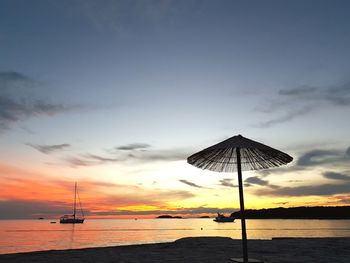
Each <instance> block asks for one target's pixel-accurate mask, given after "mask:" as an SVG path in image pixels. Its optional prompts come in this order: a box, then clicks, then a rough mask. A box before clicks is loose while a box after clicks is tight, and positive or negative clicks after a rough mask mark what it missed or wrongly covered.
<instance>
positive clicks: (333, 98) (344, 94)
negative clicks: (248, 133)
mask: <svg viewBox="0 0 350 263" xmlns="http://www.w3.org/2000/svg"><path fill="white" fill-rule="evenodd" d="M327 106H337V107H349V106H350V82H346V83H344V84H340V85H334V86H328V87H313V86H308V85H304V86H300V87H296V88H293V89H285V90H279V92H278V93H277V98H275V99H273V100H271V101H270V102H269V103H268V104H267V105H265V107H259V108H258V109H257V110H259V111H261V112H264V113H269V114H271V112H275V113H277V112H282V113H284V114H282V116H280V117H276V118H271V119H269V120H267V121H264V122H262V123H260V124H259V125H258V127H260V128H269V127H271V126H273V125H276V124H279V123H283V122H287V121H290V120H293V119H295V118H297V117H299V116H303V115H305V114H308V113H310V112H312V111H314V110H315V109H318V108H321V107H323V108H325V107H327ZM296 108H298V110H295V109H296Z"/></svg>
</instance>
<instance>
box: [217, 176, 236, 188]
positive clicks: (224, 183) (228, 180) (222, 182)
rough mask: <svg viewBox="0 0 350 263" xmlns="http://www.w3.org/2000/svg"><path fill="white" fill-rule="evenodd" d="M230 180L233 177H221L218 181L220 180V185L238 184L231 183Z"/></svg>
mask: <svg viewBox="0 0 350 263" xmlns="http://www.w3.org/2000/svg"><path fill="white" fill-rule="evenodd" d="M232 181H233V179H230V178H223V179H221V180H220V181H219V182H220V185H222V186H225V187H238V185H235V184H233V183H232Z"/></svg>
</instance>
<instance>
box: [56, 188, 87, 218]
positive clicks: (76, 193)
mask: <svg viewBox="0 0 350 263" xmlns="http://www.w3.org/2000/svg"><path fill="white" fill-rule="evenodd" d="M77 196H78V200H79V205H80V211H81V214H82V217H77V215H76V206H77ZM84 220H85V218H84V211H83V209H82V207H81V202H80V197H79V193H78V190H77V182H75V188H74V208H73V215H64V216H62V217H61V218H60V223H61V224H82V223H84Z"/></svg>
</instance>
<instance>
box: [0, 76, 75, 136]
mask: <svg viewBox="0 0 350 263" xmlns="http://www.w3.org/2000/svg"><path fill="white" fill-rule="evenodd" d="M35 85H36V82H35V81H34V80H32V79H31V78H30V77H27V76H25V75H23V74H21V73H18V72H13V71H9V72H0V132H1V131H5V130H8V129H9V128H10V126H11V124H13V123H16V122H19V121H21V120H25V119H28V118H31V117H38V116H52V115H55V114H58V113H62V112H65V111H68V110H70V109H71V107H67V106H64V105H62V104H51V103H47V102H45V101H42V100H41V99H40V98H36V97H35V95H34V94H33V90H34V89H33V88H34V87H35Z"/></svg>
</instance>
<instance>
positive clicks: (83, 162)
mask: <svg viewBox="0 0 350 263" xmlns="http://www.w3.org/2000/svg"><path fill="white" fill-rule="evenodd" d="M63 160H64V161H65V162H66V163H68V164H69V165H70V166H71V167H73V168H76V167H79V166H94V165H102V164H105V163H115V162H119V161H120V160H119V159H117V158H109V157H103V156H99V155H95V154H84V155H81V156H80V157H73V156H70V157H66V158H64V159H63Z"/></svg>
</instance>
